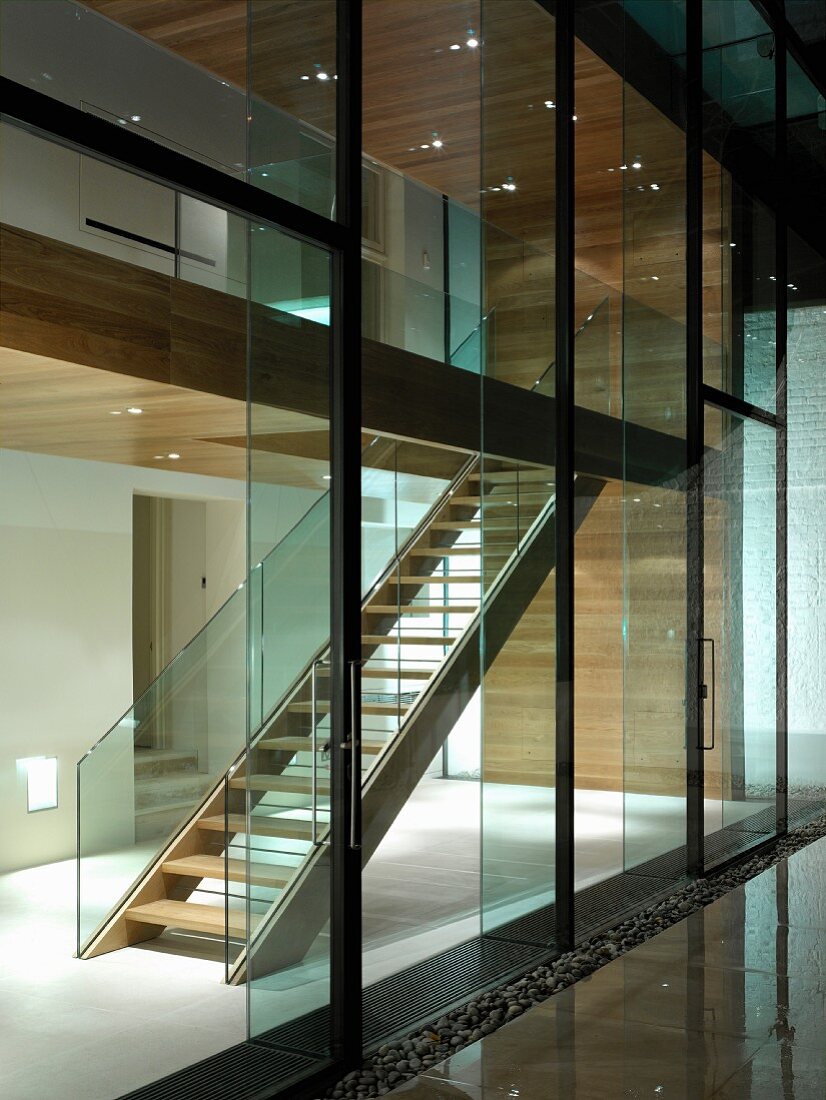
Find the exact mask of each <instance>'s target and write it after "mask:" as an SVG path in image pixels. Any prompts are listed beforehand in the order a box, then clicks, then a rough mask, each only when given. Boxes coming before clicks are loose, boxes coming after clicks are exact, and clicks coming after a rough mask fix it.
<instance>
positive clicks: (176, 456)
mask: <svg viewBox="0 0 826 1100" xmlns="http://www.w3.org/2000/svg"><path fill="white" fill-rule="evenodd" d="M166 457H167V458H180V457H181V456H180V455H179V454H178V452H177V451H170V452H169V454H168V455H167V456H166Z"/></svg>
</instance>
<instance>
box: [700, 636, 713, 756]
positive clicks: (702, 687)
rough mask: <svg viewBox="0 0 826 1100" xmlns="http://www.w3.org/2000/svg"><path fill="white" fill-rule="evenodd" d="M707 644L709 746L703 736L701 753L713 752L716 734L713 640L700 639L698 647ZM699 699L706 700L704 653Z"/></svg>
mask: <svg viewBox="0 0 826 1100" xmlns="http://www.w3.org/2000/svg"><path fill="white" fill-rule="evenodd" d="M706 642H708V643H709V644H710V645H711V744H710V745H706V743H705V736H704V737H703V743H702V744H701V745H700V748H701V749H702V750H703V752H713V751H714V737H715V733H716V725H717V668H716V665H717V662H716V660H715V652H714V639H713V638H701V639H700V646H701V647H702V646H704V645H705V644H706ZM700 698H701V699H707V698H708V687H707V685H706V683H705V653H703V683H702V684H700ZM703 733H705V727H703Z"/></svg>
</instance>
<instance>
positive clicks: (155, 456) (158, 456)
mask: <svg viewBox="0 0 826 1100" xmlns="http://www.w3.org/2000/svg"><path fill="white" fill-rule="evenodd" d="M152 457H153V458H163V455H153V456H152Z"/></svg>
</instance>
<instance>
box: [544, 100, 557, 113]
mask: <svg viewBox="0 0 826 1100" xmlns="http://www.w3.org/2000/svg"><path fill="white" fill-rule="evenodd" d="M545 106H546V107H547V108H548V110H549V111H550V110H552V108H554V107H555V106H556V104H555V103H554V101H553V100H552V99H546V100H545Z"/></svg>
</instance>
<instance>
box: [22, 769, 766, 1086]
mask: <svg viewBox="0 0 826 1100" xmlns="http://www.w3.org/2000/svg"><path fill="white" fill-rule="evenodd" d="M481 797H482V796H481V792H480V787H479V784H478V783H475V782H469V781H461V780H443V779H432V780H426V781H424V782H423V783H421V784H420V785H419V788H418V790H417V792H416V794H415V796H414V797H413V798H411V799H410V801H409V803H408V805H407V806H406V807H405V810H404V811H403V813H402V814H401V815H400V816H399V817H398V819H397V820H396V822H395V824H394V827H393V829H392V830H391V831H390V833H389V834H388V836H387V837H386V838H385V841H384V842H383V843H382V845H381V846H380V848H379V849H378V851H377V852H376V854H375V855H374V857H373V858H372V860H371V861H370V863H369V865H368V867H367V869H366V871H365V874H364V914H365V915H364V932H365V956H364V980H365V984H366V985H370V984H372V983H373V982H375V981H377V980H379V978H381V977H383V976H385V975H387V974H389V973H393V972H395V971H397V970H399V969H402V968H403V967H405V966H409V965H411V964H412V963H414V962H416V961H418V960H419V959H422V958H425V957H428V956H430V955H432V954H434V953H436V952H437V951H439V950H442V949H444V948H446V947H449V946H451V945H453V944H456V943H459V942H461V941H462V940H464V939H467V938H468V937H470V936H473V935H476V934H478V933H479V931H480V927H481V922H480V889H481V886H482V881H483V879H482V875H481V866H482V862H483V861H484V867H485V876H484V884H485V885H484V897H483V898H481V900H482V902H483V904H484V909H485V912H486V914H487V916H486V918H485V926H486V927H490V926H492V925H493V924H499V923H501V922H502V920H504V919H507V918H508V917H509V916H511V915H514V916H515V915H518V914H519V913H520V912H522V911H525V910H526V909H530V908H534V907H535V906H536V905H537V904H541V903H542V902H543V901H547V900H551V898H552V893H551V888H552V881H553V872H552V868H553V840H552V837H553V811H554V801H553V792H552V791H549V790H547V789H543V788H535V787H534V788H527V787H511V786H494V785H486V788H485V793H484V802H482V801H481ZM732 805H733V804H732V803H728V804H727V806H726V820H727V822H728V821H730V820H731V819H732V818H731V812H732V811H731V807H732ZM734 805H736V804H734ZM740 806H742V812H744V813H745V812H753V811H754V809H755V808H756V807H755V804H754V803H749V804H740ZM623 812H624V813H625V851H626V857H627V858H629V859H633V858H635V857H638V858H646V857H648V856H651V855H655V854H657V853H658V852H662V851H664V850H666V849H667V848H668V847H669V846H670V841H671V838H672V837H673V839H674V844H675V845H676V844H679V843H681V842H682V836H681V831H682V833H683V835H684V820H683V817H682V814H683V812H684V811H683V806H682V803H681V802H680V800H679V799H667V798H653V797H649V798H647V799H646V798H644V797H643V796H639V797H637V798H635V799H634V801H633V803H630V802H629V801H628V800H626V803H625V806H623V797H622V795H620V794H614V793H609V792H604V791H579V792H577V798H576V814H577V848H576V867H577V887H578V888H582V887H584V886H587V885H589V884H590V883H593V882H596V881H599V880H600V879H603V878H606V877H608V876H610V875H613V874H617V873H618V872H619V871H621V870H622V868H623V858H624V855H623V852H624V849H623ZM721 814H722V809H721V806H720V803H719V802H717V803H711V802H709V803H708V804H707V807H706V829H707V831H713V830H714V829H715V828H719V825H720V820H721ZM482 821H484V835H485V838H486V841H485V844H484V846H483V847H481V848H480V823H481V822H482ZM75 873H76V869H75V863H74V861H67V862H64V863H58V864H50V865H47V866H45V867H36V868H33V869H31V870H26V871H19V872H16V873H14V874H8V875H4V876H0V1016H2V1019H3V1021H4V1026H3V1028H2V1029H0V1066H2V1074H3V1084H2V1096H3V1097H4V1100H42V1098H43V1097H44V1096H46V1095H48V1094H49V1093H51V1092H54V1093H55V1094H58V1095H61V1096H63V1097H65V1098H66V1100H113V1098H115V1097H118V1096H121V1095H123V1094H124V1093H126V1092H128V1091H130V1090H131V1089H134V1088H137V1087H139V1086H140V1085H142V1084H145V1083H148V1082H150V1081H152V1080H155V1079H157V1078H158V1077H161V1076H163V1075H165V1074H167V1073H171V1072H173V1071H174V1070H176V1069H178V1068H180V1067H182V1066H185V1065H188V1064H189V1063H191V1062H194V1061H197V1060H198V1059H200V1058H205V1057H207V1056H209V1055H210V1054H213V1053H215V1052H217V1051H219V1050H221V1049H224V1048H225V1047H228V1046H231V1045H233V1044H235V1043H237V1042H240V1041H242V1040H243V1038H244V1036H245V1029H246V1025H245V1001H246V991H245V989H244V988H232V987H228V986H225V985H223V984H222V977H223V962H222V960H221V959H218V958H213V959H211V960H204V959H202V958H193V957H191V956H190V955H188V954H187V953H186V950H185V948H183V947H181V948H180V949H179V950H175V949H174V947H173V949H171V950H170V949H169V944H166V945H163V949H162V945H161V943H160V941H150V943H149V944H145V945H142V946H139V947H133V948H127V949H126V950H123V951H117V952H113V953H111V954H108V955H104V956H101V957H99V958H97V959H92V960H89V961H87V962H81V961H78V960H76V959H74V958H73V957H72V953H73V951H74V946H75V919H76V915H75ZM165 939H168V937H165ZM172 942H173V944H174V937H173V938H172ZM178 942H179V943H180V942H181V941H178ZM214 954H215V952H213V955H214ZM324 970H325V968H324V966H323V965H318V966H317V967H309V968H304V969H303V971H302V972H301V973H297V974H295V975H293V976H292V977H293V979H294V980H290V978H289V977H287V976H286V975H285V976H283V979H284V980H282V981H281V982H279V983H276V984H274V986H273V987H272V988H270V989H264V988H259V987H257V988H256V990H255V994H254V996H255V1005H256V1012H257V1013H258V1020H259V1021H260V1020H262V1019H264V1018H267V1019H268V1021H269V1022H270V1023H271V1024H275V1023H277V1022H278V1021H279V1018H280V1019H283V1018H284V1015H285V1009H288V1006H289V1010H290V1011H291V1012H295V1011H296V1010H297V1009H298V1008H299V1006H301V1005H303V1006H304V1007H311V1006H312V1004H313V1003H314V1002H315V1003H317V1002H318V999H319V996H322V997H323V995H324V994H323V990H324V989H325V988H326V978H325V974H324Z"/></svg>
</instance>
